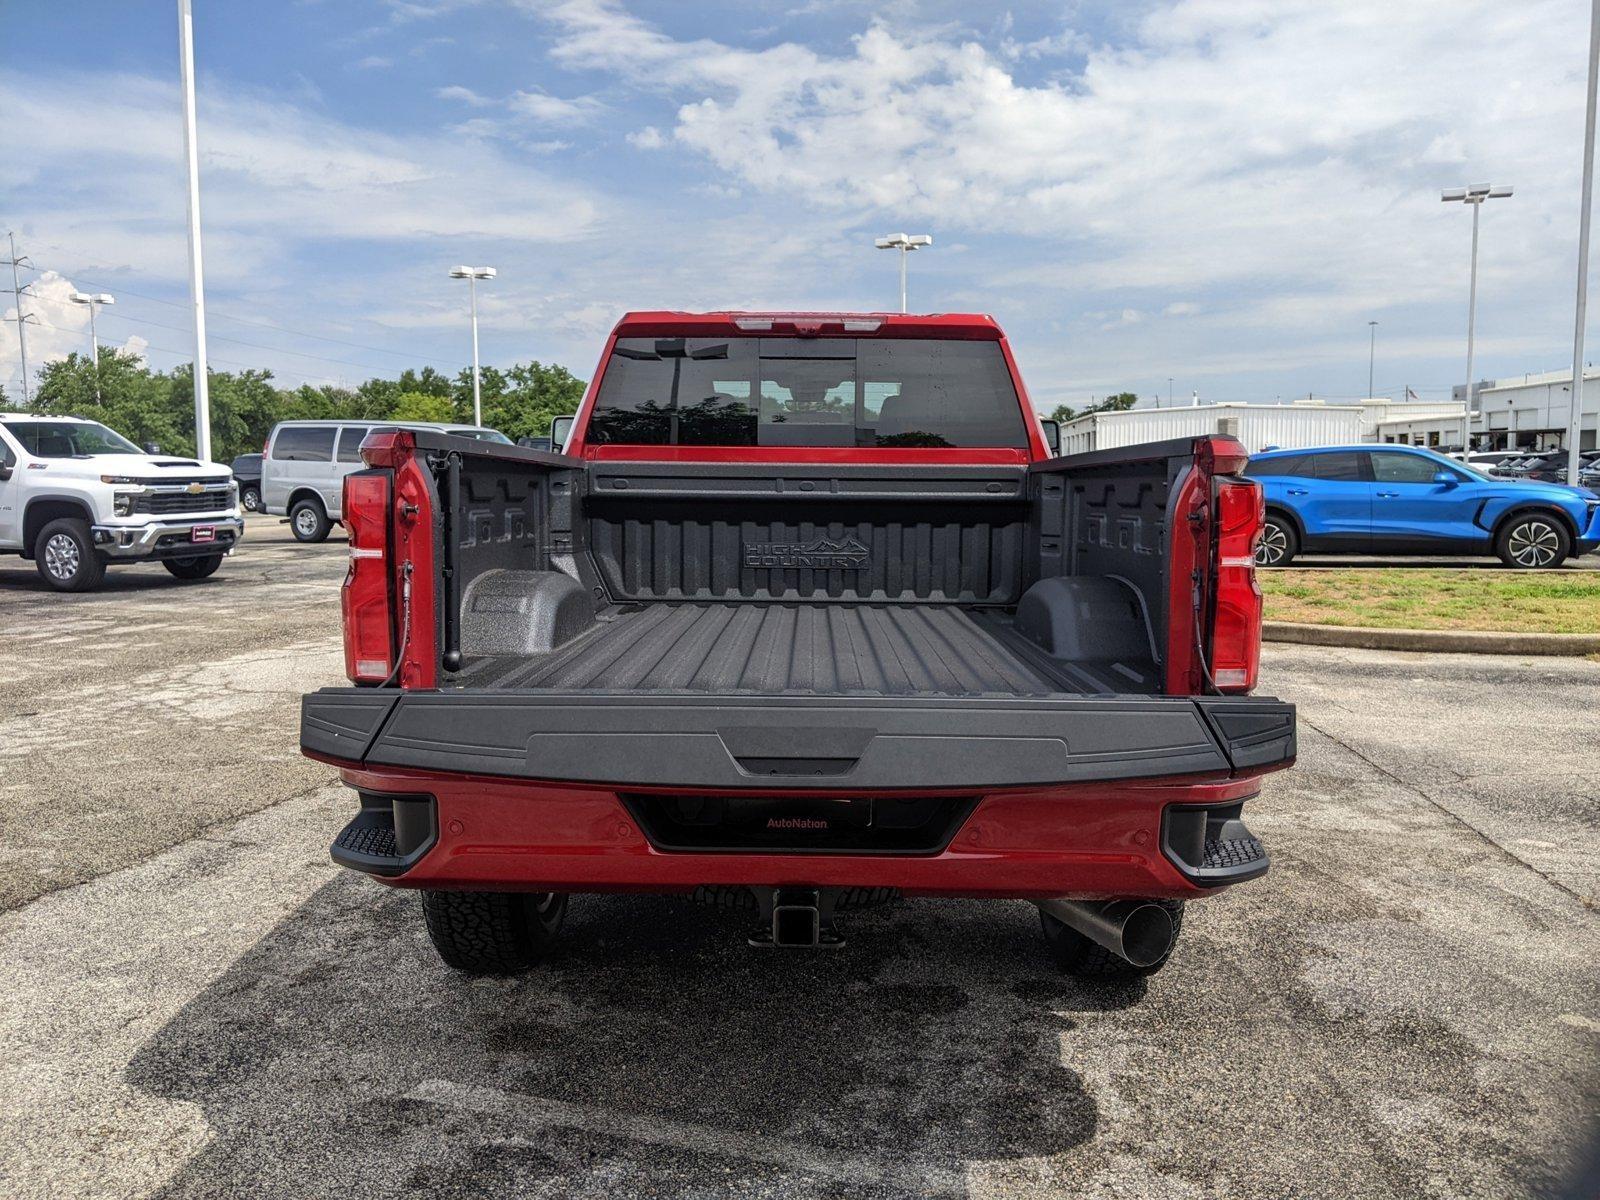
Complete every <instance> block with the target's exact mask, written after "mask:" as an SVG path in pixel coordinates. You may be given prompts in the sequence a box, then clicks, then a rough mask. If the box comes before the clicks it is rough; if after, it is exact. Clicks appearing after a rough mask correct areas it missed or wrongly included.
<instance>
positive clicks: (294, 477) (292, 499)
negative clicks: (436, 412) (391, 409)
mask: <svg viewBox="0 0 1600 1200" xmlns="http://www.w3.org/2000/svg"><path fill="white" fill-rule="evenodd" d="M374 429H433V430H437V431H439V432H440V433H450V434H454V435H455V436H456V437H469V438H477V439H478V440H479V441H484V442H503V443H505V444H506V445H510V444H511V439H510V438H508V437H507V436H506V435H505V434H503V433H501V432H499V431H498V430H495V429H485V428H483V427H482V426H479V425H450V424H444V423H440V422H434V421H404V422H396V421H279V422H278V424H276V425H275V426H273V429H272V434H271V436H270V437H269V438H268V439H267V445H266V449H265V450H264V452H263V457H262V459H261V500H262V502H263V503H264V504H265V505H266V509H267V511H268V512H269V513H271V514H273V515H274V516H278V517H288V518H289V528H290V529H291V530H293V531H294V536H295V537H296V538H298V539H299V540H300V541H302V542H320V541H323V540H324V539H325V538H327V536H328V530H330V529H331V528H332V527H333V523H334V522H335V521H337V520H340V519H341V518H342V517H343V515H344V514H343V512H342V511H341V507H340V506H341V505H342V504H343V502H344V477H345V476H346V475H348V474H350V472H352V471H359V470H360V469H361V440H362V439H363V438H365V437H366V436H367V434H369V433H371V432H372V431H373V430H374Z"/></svg>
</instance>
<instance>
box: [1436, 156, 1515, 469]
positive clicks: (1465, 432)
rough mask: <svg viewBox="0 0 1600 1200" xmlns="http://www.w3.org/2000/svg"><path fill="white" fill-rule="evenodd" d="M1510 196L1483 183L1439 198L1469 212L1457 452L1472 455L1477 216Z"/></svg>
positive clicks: (1497, 188)
mask: <svg viewBox="0 0 1600 1200" xmlns="http://www.w3.org/2000/svg"><path fill="white" fill-rule="evenodd" d="M1510 195H1511V189H1510V188H1508V187H1495V186H1493V185H1492V184H1487V183H1473V184H1468V185H1467V186H1466V187H1462V188H1449V189H1447V190H1446V191H1444V192H1443V193H1441V194H1440V196H1439V199H1440V200H1442V201H1443V202H1444V203H1446V204H1466V205H1468V206H1470V207H1471V209H1472V275H1471V282H1470V283H1469V284H1468V285H1467V403H1466V408H1465V410H1464V411H1463V412H1462V414H1461V452H1462V453H1463V454H1470V453H1471V452H1472V413H1473V407H1474V406H1473V402H1472V401H1473V394H1474V392H1475V391H1476V389H1475V388H1474V386H1473V379H1472V336H1473V330H1474V327H1475V325H1476V323H1477V319H1478V214H1479V213H1480V212H1481V211H1482V209H1483V202H1484V201H1485V200H1500V199H1504V198H1505V197H1507V196H1510Z"/></svg>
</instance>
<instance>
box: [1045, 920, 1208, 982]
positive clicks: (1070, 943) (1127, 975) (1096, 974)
mask: <svg viewBox="0 0 1600 1200" xmlns="http://www.w3.org/2000/svg"><path fill="white" fill-rule="evenodd" d="M1150 903H1152V904H1159V905H1160V906H1161V907H1162V908H1164V909H1166V910H1167V912H1168V913H1169V914H1170V915H1171V917H1172V944H1173V945H1174V946H1176V945H1177V944H1178V935H1179V934H1180V933H1182V932H1183V901H1182V900H1152V901H1150ZM1039 924H1040V925H1042V926H1043V927H1044V940H1045V944H1046V945H1048V946H1049V947H1050V957H1052V958H1053V959H1055V960H1056V966H1058V967H1059V968H1061V970H1063V971H1065V972H1066V973H1067V974H1069V975H1078V976H1081V977H1083V978H1085V979H1133V978H1136V977H1138V976H1141V975H1154V974H1155V973H1156V972H1157V971H1159V970H1161V968H1162V967H1164V966H1166V965H1167V960H1168V959H1170V958H1171V957H1172V951H1171V950H1168V951H1167V953H1166V955H1165V956H1164V957H1162V958H1161V959H1160V961H1158V962H1153V963H1151V964H1150V965H1149V966H1147V967H1136V966H1134V965H1133V964H1132V963H1131V962H1129V961H1128V960H1127V959H1125V958H1119V957H1118V956H1117V955H1115V954H1113V953H1111V951H1109V950H1107V949H1106V948H1105V947H1104V946H1102V945H1100V944H1099V943H1098V942H1093V941H1090V940H1089V939H1088V938H1086V937H1084V935H1083V934H1081V933H1079V932H1078V931H1077V930H1076V929H1074V928H1072V926H1070V925H1063V924H1062V923H1061V922H1060V921H1058V920H1056V919H1055V918H1054V917H1052V916H1051V915H1050V914H1049V913H1047V912H1045V911H1044V910H1043V909H1041V910H1040V911H1039Z"/></svg>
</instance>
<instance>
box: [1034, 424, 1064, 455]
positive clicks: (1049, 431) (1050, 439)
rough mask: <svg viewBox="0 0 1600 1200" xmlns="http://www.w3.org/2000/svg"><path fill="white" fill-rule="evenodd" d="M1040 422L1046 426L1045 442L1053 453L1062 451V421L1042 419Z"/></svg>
mask: <svg viewBox="0 0 1600 1200" xmlns="http://www.w3.org/2000/svg"><path fill="white" fill-rule="evenodd" d="M1039 424H1041V425H1043V426H1044V444H1045V445H1046V446H1049V447H1050V453H1051V454H1060V453H1061V422H1060V421H1051V420H1048V419H1041V420H1040V421H1039Z"/></svg>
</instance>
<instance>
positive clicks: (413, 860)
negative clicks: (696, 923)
mask: <svg viewBox="0 0 1600 1200" xmlns="http://www.w3.org/2000/svg"><path fill="white" fill-rule="evenodd" d="M341 774H342V777H343V779H344V782H345V783H346V784H348V785H349V786H351V787H353V788H356V789H358V790H359V791H360V792H361V794H362V801H363V809H362V813H361V815H360V816H358V817H357V819H356V820H355V821H352V822H351V826H350V827H347V829H346V831H345V833H343V834H341V835H340V839H339V840H338V841H337V842H336V843H335V845H334V850H333V857H334V859H335V861H337V862H339V863H340V864H341V865H343V866H347V867H351V868H353V869H355V870H359V871H363V872H365V873H368V874H372V875H374V876H377V877H379V878H381V879H382V880H383V881H384V882H385V883H390V884H394V885H396V886H400V887H412V888H441V889H483V890H493V891H541V892H542V891H556V892H687V891H692V890H693V889H694V888H696V887H699V886H702V885H723V886H741V885H745V886H783V885H803V886H811V887H836V886H837V887H890V888H898V889H899V890H901V891H902V892H904V893H906V894H908V895H922V896H968V897H988V898H1013V899H1042V898H1046V897H1052V896H1072V897H1079V898H1100V897H1112V896H1152V897H1171V898H1186V897H1194V896H1199V895H1203V894H1205V893H1208V892H1211V891H1215V890H1216V889H1217V888H1218V887H1220V886H1224V885H1226V884H1229V883H1235V882H1240V881H1242V880H1244V879H1251V878H1255V877H1256V876H1258V875H1260V874H1262V873H1263V872H1265V871H1266V869H1267V865H1268V863H1267V859H1266V856H1265V853H1264V852H1262V851H1260V850H1259V847H1258V848H1257V856H1256V857H1255V858H1253V859H1252V860H1251V861H1249V862H1243V863H1238V864H1236V865H1233V866H1226V865H1217V864H1213V865H1210V866H1205V865H1202V864H1200V863H1185V862H1184V861H1183V860H1181V859H1180V858H1178V857H1177V852H1176V851H1175V849H1174V846H1173V844H1172V843H1173V842H1174V841H1175V840H1176V839H1175V837H1174V833H1173V831H1174V829H1175V828H1176V826H1175V824H1174V821H1173V818H1174V817H1175V816H1177V815H1179V814H1183V815H1189V814H1193V813H1195V812H1196V811H1198V810H1200V809H1206V810H1211V811H1214V812H1215V813H1217V814H1218V818H1216V819H1214V821H1213V828H1215V826H1216V824H1217V823H1218V821H1219V820H1227V819H1230V818H1231V819H1233V820H1234V821H1235V822H1236V823H1237V816H1236V815H1234V814H1237V813H1238V811H1239V808H1240V806H1241V804H1242V803H1243V802H1245V801H1247V800H1249V799H1250V798H1252V797H1254V796H1255V795H1256V794H1257V792H1258V790H1259V788H1260V782H1259V779H1258V778H1255V777H1250V778H1243V779H1219V780H1211V781H1206V782H1195V781H1171V782H1145V783H1139V784H1133V785H1116V784H1099V785H1076V786H1072V787H1066V788H1055V789H1048V790H1042V791H1026V792H1024V791H997V792H992V793H990V794H988V795H985V796H983V797H982V798H981V800H979V802H978V803H977V805H976V807H975V808H974V809H973V810H972V812H971V814H970V815H969V816H967V818H966V819H965V821H964V822H963V823H962V824H961V825H960V827H959V828H957V829H956V830H955V831H954V832H953V836H952V837H951V838H950V840H949V843H948V844H947V845H946V846H945V847H944V848H943V849H942V850H940V851H938V852H937V853H934V854H926V855H882V854H819V853H772V852H755V851H738V852H727V851H724V852H717V853H708V852H698V853H697V852H684V851H669V850H661V849H658V848H657V847H656V846H654V845H652V844H651V842H650V840H649V839H648V838H647V837H646V836H645V835H644V833H643V831H642V830H641V829H640V826H639V823H638V822H637V821H636V820H635V819H634V817H633V814H632V813H631V812H630V811H629V809H628V807H627V806H626V805H625V804H624V803H623V801H622V799H621V798H620V797H619V796H618V795H617V794H616V793H615V792H610V791H604V790H600V789H593V788H574V787H568V786H563V785H560V784H551V783H535V782H529V781H518V782H510V781H506V780H497V779H487V778H483V777H467V778H447V777H444V776H439V775H435V774H432V773H427V772H414V771H391V770H381V771H370V770H359V769H354V768H346V769H345V770H343V771H342V772H341ZM397 797H405V798H410V799H413V800H431V801H432V803H431V804H430V805H428V808H429V810H430V817H429V820H428V824H427V826H426V831H425V832H424V833H423V834H421V835H419V836H418V837H417V838H416V839H414V840H413V841H411V842H410V843H409V844H408V845H406V846H402V847H400V848H399V849H398V850H396V848H394V847H393V846H392V844H382V845H380V846H379V847H378V848H379V851H380V853H379V854H378V855H375V856H374V855H371V854H367V855H362V854H360V853H359V851H362V850H370V849H371V848H372V845H373V839H372V838H371V837H370V835H369V834H368V833H367V832H366V827H367V825H368V822H369V817H370V813H371V805H372V804H373V802H374V801H377V802H380V803H381V802H383V801H386V800H392V799H394V798H397ZM352 851H356V852H355V853H352Z"/></svg>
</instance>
